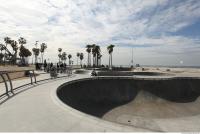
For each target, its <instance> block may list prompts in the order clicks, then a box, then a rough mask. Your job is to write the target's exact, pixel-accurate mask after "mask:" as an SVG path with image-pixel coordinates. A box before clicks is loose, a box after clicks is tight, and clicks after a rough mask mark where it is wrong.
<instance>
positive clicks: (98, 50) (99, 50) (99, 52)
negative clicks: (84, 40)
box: [95, 45, 101, 66]
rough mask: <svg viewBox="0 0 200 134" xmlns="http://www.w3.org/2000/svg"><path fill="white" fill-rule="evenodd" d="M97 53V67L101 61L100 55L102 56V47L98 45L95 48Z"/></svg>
mask: <svg viewBox="0 0 200 134" xmlns="http://www.w3.org/2000/svg"><path fill="white" fill-rule="evenodd" d="M95 53H96V57H95V58H96V66H98V65H99V61H98V58H99V55H100V54H101V49H100V46H98V45H96V46H95Z"/></svg>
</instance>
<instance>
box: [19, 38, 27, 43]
mask: <svg viewBox="0 0 200 134" xmlns="http://www.w3.org/2000/svg"><path fill="white" fill-rule="evenodd" d="M18 42H19V44H21V45H24V44H26V39H24V38H23V37H20V38H19V39H18Z"/></svg>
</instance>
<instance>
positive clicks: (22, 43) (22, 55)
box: [18, 37, 26, 60]
mask: <svg viewBox="0 0 200 134" xmlns="http://www.w3.org/2000/svg"><path fill="white" fill-rule="evenodd" d="M18 42H19V44H20V45H21V46H20V52H21V53H20V54H19V55H21V56H20V57H21V58H22V59H21V60H24V57H25V56H24V53H23V52H22V51H26V48H25V47H24V46H23V45H24V44H26V39H25V38H23V37H20V38H19V39H18Z"/></svg>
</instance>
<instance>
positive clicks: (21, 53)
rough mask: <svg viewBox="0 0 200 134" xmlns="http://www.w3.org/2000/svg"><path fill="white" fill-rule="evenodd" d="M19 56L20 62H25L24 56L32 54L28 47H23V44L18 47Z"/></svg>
mask: <svg viewBox="0 0 200 134" xmlns="http://www.w3.org/2000/svg"><path fill="white" fill-rule="evenodd" d="M19 50H20V51H19V56H20V57H21V62H22V64H25V59H24V58H25V57H26V58H27V57H29V56H31V55H32V53H31V52H30V50H29V49H27V48H25V47H24V46H23V45H21V47H20V49H19Z"/></svg>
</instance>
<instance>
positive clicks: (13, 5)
mask: <svg viewBox="0 0 200 134" xmlns="http://www.w3.org/2000/svg"><path fill="white" fill-rule="evenodd" d="M0 2H1V3H3V4H1V5H0V31H1V32H0V40H1V41H2V42H3V38H4V37H5V36H10V37H13V38H14V39H17V38H18V37H20V36H23V37H25V38H26V39H27V40H28V44H27V47H28V48H32V47H33V44H34V43H35V41H36V40H39V41H40V42H46V43H47V44H48V50H49V52H48V55H49V58H52V61H56V60H57V59H56V58H55V57H56V56H57V48H58V47H62V48H64V50H65V51H67V53H69V52H70V53H72V54H73V55H74V57H75V54H76V52H78V51H83V52H85V49H84V47H85V45H86V44H87V43H96V44H99V45H101V46H102V51H103V52H104V53H105V56H104V61H103V63H107V54H106V53H107V51H106V47H105V46H106V45H107V44H110V43H114V44H116V45H119V46H120V49H119V50H118V49H117V47H116V48H115V49H117V50H118V51H120V50H121V51H122V48H121V47H125V48H124V50H123V51H124V52H129V49H130V46H134V47H135V48H136V50H137V51H138V52H141V51H142V52H141V54H140V53H137V54H138V56H137V57H138V58H139V57H148V56H145V55H149V54H151V55H152V56H154V57H155V56H157V57H162V56H165V55H169V54H172V55H180V54H181V55H187V54H189V53H191V52H192V53H193V55H191V54H190V57H191V59H193V58H194V57H195V58H196V55H198V54H197V53H198V51H199V39H198V38H196V37H186V36H183V35H181V34H180V35H173V34H172V33H174V32H176V31H179V30H181V29H183V28H185V27H188V26H191V25H193V24H194V23H195V22H197V21H198V20H199V19H200V14H199V12H200V1H198V0H187V1H185V0H177V1H170V0H150V1H146V0H134V1H132V0H123V1H121V0H88V1H85V0H34V1H32V0H15V1H13V0H0ZM127 46H128V48H126V47H127ZM85 54H86V53H85ZM50 55H51V56H50ZM115 56H116V57H117V58H119V59H121V57H123V58H125V57H124V55H123V56H122V54H121V53H118V55H115ZM127 58H128V57H127ZM86 59H87V58H86ZM144 61H146V60H145V59H142V61H140V62H142V63H144ZM160 61H161V60H158V62H160ZM121 63H122V61H121V60H118V63H115V64H121ZM173 63H174V62H173V59H172V62H170V64H173ZM123 64H128V62H127V63H124V62H123ZM158 64H159V63H158ZM184 64H187V62H184Z"/></svg>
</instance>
